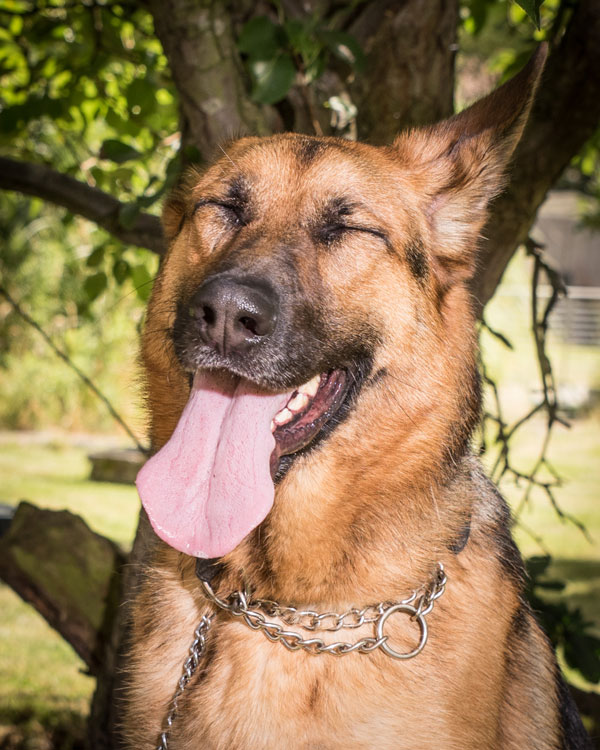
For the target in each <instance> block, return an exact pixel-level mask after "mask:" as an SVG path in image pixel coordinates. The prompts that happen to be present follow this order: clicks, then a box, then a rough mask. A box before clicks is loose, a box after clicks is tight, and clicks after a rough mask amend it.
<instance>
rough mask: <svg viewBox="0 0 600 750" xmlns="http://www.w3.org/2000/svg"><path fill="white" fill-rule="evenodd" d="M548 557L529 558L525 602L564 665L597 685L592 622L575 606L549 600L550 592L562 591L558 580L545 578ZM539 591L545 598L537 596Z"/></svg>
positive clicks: (598, 662)
mask: <svg viewBox="0 0 600 750" xmlns="http://www.w3.org/2000/svg"><path fill="white" fill-rule="evenodd" d="M551 562H552V558H551V557H550V556H549V555H544V556H536V557H530V558H529V559H528V560H527V572H528V574H529V585H528V599H529V601H530V603H531V606H532V607H533V609H534V611H536V612H537V614H538V617H539V619H540V621H541V624H542V627H543V628H544V630H545V631H546V633H547V634H548V636H549V637H550V640H551V641H552V643H553V644H554V647H555V648H558V649H560V650H561V652H562V655H563V657H564V660H565V662H566V664H567V665H568V666H569V667H570V668H571V669H576V670H577V671H578V672H580V673H581V674H582V676H583V677H584V678H585V679H586V680H587V681H588V682H591V683H598V682H600V638H598V637H596V636H595V635H593V634H592V632H591V630H590V628H592V627H593V623H591V622H589V621H588V620H586V618H585V617H584V614H583V612H582V611H581V609H580V608H579V607H569V605H568V603H566V602H565V601H564V600H556V601H554V602H552V601H549V600H548V598H547V595H548V593H550V592H561V591H563V590H564V588H565V585H566V584H565V582H564V581H562V580H554V579H549V578H548V577H547V573H548V568H549V566H550V564H551ZM541 592H543V593H544V594H545V595H546V596H542V595H540V594H541Z"/></svg>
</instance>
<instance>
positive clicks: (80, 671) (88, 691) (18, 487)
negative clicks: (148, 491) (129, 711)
mask: <svg viewBox="0 0 600 750" xmlns="http://www.w3.org/2000/svg"><path fill="white" fill-rule="evenodd" d="M89 472H90V466H89V462H88V460H87V458H86V452H85V450H84V449H83V448H80V447H73V446H70V445H68V444H67V443H63V444H61V443H60V442H55V443H51V444H46V445H40V444H35V443H34V444H26V443H24V442H22V440H19V441H14V442H11V441H10V436H8V435H6V434H4V435H3V436H1V437H0V502H3V503H7V504H12V505H16V504H17V503H18V502H19V501H20V500H22V499H26V500H29V501H31V502H33V503H35V504H36V505H38V506H40V507H44V508H50V509H54V510H59V509H63V508H66V509H68V510H70V511H72V512H73V513H77V514H79V515H81V516H82V517H83V518H84V519H85V521H86V522H87V523H88V525H89V526H90V527H91V528H92V529H94V530H95V531H97V532H99V533H101V534H104V535H106V536H108V537H110V538H111V539H113V540H114V541H116V542H118V543H119V544H121V545H122V546H123V547H126V548H127V547H129V546H130V544H131V541H132V539H133V535H134V533H135V526H136V523H137V515H138V512H139V507H140V506H139V500H138V497H137V493H136V491H135V488H134V487H129V486H123V485H118V484H108V483H102V482H90V481H89V479H88V476H89ZM0 612H1V613H2V615H1V616H0V746H3V735H8V736H9V737H10V739H8V740H6V741H7V742H10V743H12V744H11V745H10V746H11V747H12V746H13V745H15V746H17V745H18V746H21V743H24V744H23V745H22V746H24V747H36V746H37V744H39V745H40V747H46V746H47V744H48V742H50V743H51V746H53V747H64V748H67V747H69V746H70V743H71V742H72V740H73V737H75V738H79V739H80V738H81V737H82V736H83V732H84V723H83V717H84V716H85V715H86V714H87V710H88V706H89V701H90V698H91V695H92V693H93V690H94V685H95V683H94V680H93V679H92V678H90V677H88V676H86V675H85V674H84V670H85V665H84V663H83V662H82V661H81V659H80V658H79V657H78V656H77V654H76V653H75V652H74V651H73V650H72V648H71V647H70V646H69V645H68V644H67V643H66V642H65V641H64V640H63V639H62V638H61V637H60V636H59V635H58V633H56V632H55V631H54V630H52V628H50V627H49V626H48V625H47V624H46V622H45V620H43V619H42V617H41V616H40V615H38V614H37V612H36V611H35V610H34V609H33V608H32V607H30V606H29V605H28V604H25V602H23V601H22V600H21V599H20V598H19V597H18V596H17V595H16V594H14V593H13V591H12V590H10V589H9V588H8V587H7V586H4V585H2V584H0ZM23 738H25V739H23ZM32 743H33V744H32Z"/></svg>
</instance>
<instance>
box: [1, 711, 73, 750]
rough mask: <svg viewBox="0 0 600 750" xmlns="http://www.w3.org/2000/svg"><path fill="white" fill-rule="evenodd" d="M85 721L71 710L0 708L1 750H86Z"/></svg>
mask: <svg viewBox="0 0 600 750" xmlns="http://www.w3.org/2000/svg"><path fill="white" fill-rule="evenodd" d="M86 720H87V719H86V717H85V716H84V715H82V714H81V713H78V712H77V711H71V710H68V709H56V710H51V709H46V710H43V709H40V706H39V705H37V706H36V705H32V706H31V707H28V706H21V707H19V708H15V709H6V708H0V750H84V747H85V735H86Z"/></svg>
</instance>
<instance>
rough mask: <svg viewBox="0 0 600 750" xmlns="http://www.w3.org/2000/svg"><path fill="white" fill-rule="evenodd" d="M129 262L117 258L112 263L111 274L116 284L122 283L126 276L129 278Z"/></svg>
mask: <svg viewBox="0 0 600 750" xmlns="http://www.w3.org/2000/svg"><path fill="white" fill-rule="evenodd" d="M129 270H130V266H129V263H128V262H127V261H126V260H124V259H123V258H117V260H115V262H114V264H113V276H114V277H115V281H116V282H117V284H122V283H123V282H124V281H125V280H126V279H127V278H129Z"/></svg>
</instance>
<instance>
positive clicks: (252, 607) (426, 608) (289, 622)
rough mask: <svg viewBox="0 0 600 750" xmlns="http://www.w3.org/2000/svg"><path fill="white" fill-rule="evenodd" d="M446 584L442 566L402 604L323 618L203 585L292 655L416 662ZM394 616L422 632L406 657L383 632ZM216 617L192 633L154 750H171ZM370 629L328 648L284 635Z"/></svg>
mask: <svg viewBox="0 0 600 750" xmlns="http://www.w3.org/2000/svg"><path fill="white" fill-rule="evenodd" d="M446 582H447V578H446V573H445V572H444V566H443V565H442V564H441V563H438V564H437V568H436V571H435V573H434V574H433V576H432V577H431V580H430V581H429V582H428V583H427V584H425V585H424V586H421V587H420V588H418V589H416V590H415V591H413V592H412V594H411V595H410V596H409V597H407V598H406V599H403V600H402V601H400V602H389V601H386V602H380V603H379V604H370V605H368V606H366V607H363V608H362V609H359V608H357V607H351V608H350V609H348V610H346V611H345V612H342V613H337V612H322V613H319V612H315V611H314V610H311V609H297V608H296V607H287V606H282V605H281V604H278V603H277V602H275V601H272V600H271V599H252V598H251V597H250V595H249V594H248V593H247V592H245V591H235V592H233V593H232V594H230V595H229V596H228V597H227V599H220V598H219V597H218V596H217V595H216V594H215V592H214V591H213V589H212V587H211V585H210V583H208V581H205V580H201V583H202V586H203V587H204V592H205V593H206V596H207V597H208V598H209V599H210V601H211V602H213V603H214V604H216V605H217V607H219V608H220V609H224V610H226V611H227V612H229V613H230V614H232V615H233V616H234V617H239V618H241V619H242V620H243V622H245V623H246V625H247V626H248V627H249V628H251V629H252V630H260V631H261V632H262V633H263V634H264V635H265V637H266V638H268V639H269V640H270V641H272V642H274V643H281V645H282V646H284V647H285V648H287V649H288V650H289V651H300V650H303V651H306V652H307V653H309V654H313V655H315V656H316V655H318V654H331V655H333V656H344V655H345V654H351V653H353V652H355V651H357V652H360V653H361V654H369V653H371V652H372V651H375V650H376V649H378V648H380V649H381V650H382V651H383V652H384V653H385V654H387V656H390V657H392V658H393V659H412V658H414V657H415V656H417V655H418V654H420V653H421V651H422V650H423V649H424V648H425V644H426V643H427V623H426V621H425V617H426V616H427V615H428V614H429V613H430V612H431V610H432V609H433V606H434V604H435V602H436V600H437V599H439V598H440V596H441V595H442V594H443V593H444V590H445V587H446ZM396 613H400V614H405V615H408V616H409V617H410V619H411V620H413V621H416V622H417V623H418V625H419V628H420V631H421V633H420V638H419V642H418V644H417V646H416V647H415V648H414V649H413V650H412V651H409V652H407V653H399V652H398V651H396V650H394V649H393V648H392V647H391V646H390V645H389V643H388V636H387V635H384V633H383V627H384V625H385V623H386V622H387V620H388V618H389V617H390V616H391V615H393V614H396ZM213 617H214V615H210V616H209V615H204V616H203V617H202V619H201V620H200V622H199V624H198V627H197V628H196V630H195V631H194V640H193V642H192V644H191V646H190V648H189V655H188V657H187V659H186V660H185V662H184V664H183V672H182V674H181V677H180V678H179V682H178V683H177V688H176V690H175V693H174V695H173V698H172V699H171V703H170V708H169V713H168V714H167V718H166V720H165V725H164V729H163V731H162V732H161V734H160V738H159V743H158V746H157V748H156V750H168V748H169V745H168V741H169V733H170V730H171V727H172V725H173V722H174V720H175V717H176V716H177V711H178V703H179V699H180V698H181V694H182V693H183V692H184V690H185V689H186V687H187V686H188V684H189V682H190V680H191V679H192V677H193V676H194V674H195V673H196V670H197V669H198V665H199V663H200V658H201V656H202V654H203V653H204V649H205V647H206V634H207V633H208V631H209V629H210V626H211V624H212V619H213ZM267 617H277V618H279V619H280V620H281V621H282V622H283V625H280V624H279V623H277V622H269V621H268V620H267V619H266V618H267ZM368 624H372V625H374V630H375V635H374V636H371V637H369V636H367V637H364V638H360V639H359V640H357V641H355V642H354V643H347V642H345V641H336V642H334V643H325V642H324V641H323V640H322V639H321V638H317V637H313V638H303V637H302V636H301V635H300V633H297V632H295V631H293V630H286V629H285V627H284V626H286V627H299V628H302V629H303V630H306V631H309V632H314V631H317V630H321V631H323V632H329V633H335V632H337V631H338V630H342V629H348V630H353V629H356V628H360V627H362V626H363V625H368Z"/></svg>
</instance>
